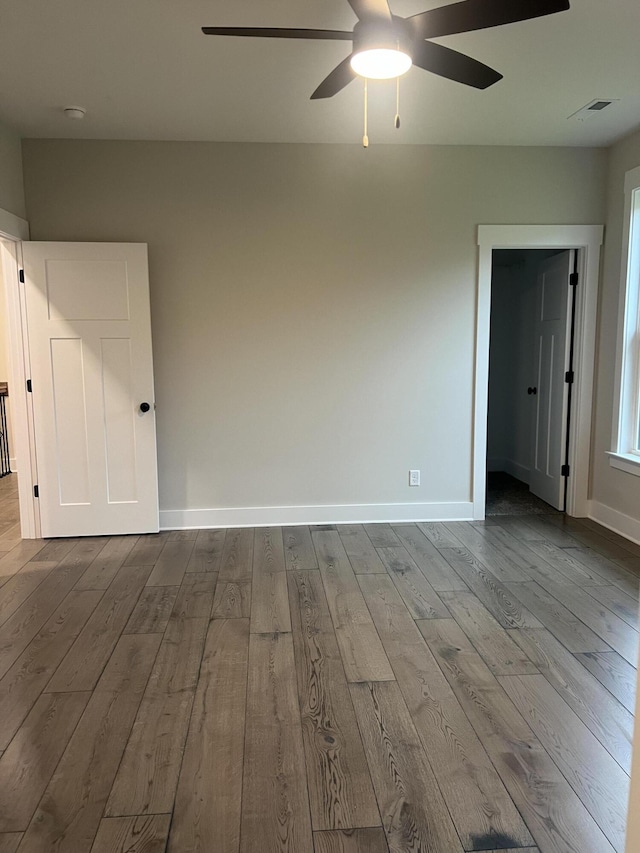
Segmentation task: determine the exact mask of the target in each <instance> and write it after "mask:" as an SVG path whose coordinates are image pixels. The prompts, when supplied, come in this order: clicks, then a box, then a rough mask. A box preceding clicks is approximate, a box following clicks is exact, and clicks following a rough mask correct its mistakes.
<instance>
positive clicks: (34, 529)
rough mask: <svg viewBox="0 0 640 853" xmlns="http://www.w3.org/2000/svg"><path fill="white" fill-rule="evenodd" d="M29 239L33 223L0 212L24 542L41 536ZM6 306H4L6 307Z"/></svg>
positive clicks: (11, 393)
mask: <svg viewBox="0 0 640 853" xmlns="http://www.w3.org/2000/svg"><path fill="white" fill-rule="evenodd" d="M28 239H29V223H28V222H26V221H25V220H24V219H20V217H19V216H15V215H14V214H13V213H9V212H8V211H6V210H0V263H1V264H2V275H3V278H4V284H5V293H6V316H7V336H8V342H9V395H10V399H11V424H12V427H13V435H12V437H11V440H12V443H13V450H14V455H15V457H16V459H17V460H18V497H19V504H20V528H21V533H22V538H23V539H37V538H39V536H40V513H39V511H38V505H37V500H36V499H35V498H34V496H33V485H34V483H37V482H38V479H37V473H36V472H37V469H36V462H35V439H34V433H33V412H32V410H31V406H30V401H29V399H28V394H27V379H29V378H30V376H29V342H28V338H27V332H26V314H25V305H24V290H23V289H22V287H21V286H20V284H19V281H18V271H19V269H21V267H22V240H28ZM3 307H4V306H3Z"/></svg>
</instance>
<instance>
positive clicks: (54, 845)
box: [21, 634, 160, 853]
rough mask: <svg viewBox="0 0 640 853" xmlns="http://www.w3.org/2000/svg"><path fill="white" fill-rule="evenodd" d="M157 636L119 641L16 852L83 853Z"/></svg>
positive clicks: (130, 636) (97, 818)
mask: <svg viewBox="0 0 640 853" xmlns="http://www.w3.org/2000/svg"><path fill="white" fill-rule="evenodd" d="M159 642H160V637H159V635H157V634H128V635H126V636H124V637H122V638H121V640H120V641H119V643H118V645H117V646H116V649H115V651H114V653H113V655H112V657H111V659H110V661H109V663H108V664H107V666H106V668H105V671H104V673H103V674H102V677H101V678H100V681H99V682H98V685H97V686H96V689H95V690H94V692H93V695H92V697H91V699H90V700H89V704H88V705H87V708H86V710H85V712H84V714H83V715H82V717H81V719H80V722H79V723H78V725H77V727H76V729H75V732H74V733H73V736H72V738H71V740H70V741H69V745H68V746H67V748H66V750H65V752H64V755H63V756H62V758H61V760H60V763H59V764H58V767H57V769H56V771H55V773H54V775H53V777H52V779H51V781H50V783H49V785H48V786H47V789H46V791H45V793H44V795H43V797H42V800H41V801H40V804H39V806H38V808H37V810H36V812H35V815H34V816H33V818H32V820H31V823H30V824H29V828H28V830H27V831H26V833H25V835H24V838H23V840H22V844H21V853H51V851H52V850H55V851H56V853H89V851H90V850H91V845H92V843H93V840H94V837H95V834H96V832H97V831H98V826H99V824H100V820H101V818H102V814H103V810H104V806H105V803H106V800H107V796H108V794H109V789H110V788H111V783H112V781H113V779H114V777H115V775H116V771H117V769H118V765H119V763H120V759H121V757H122V753H123V751H124V748H125V744H126V742H127V738H128V736H129V731H130V728H131V725H132V723H133V720H134V717H135V715H136V712H137V710H138V706H139V704H140V700H141V698H142V693H143V691H144V688H145V685H146V683H147V679H148V677H149V673H150V671H151V666H152V664H153V661H154V658H155V656H156V653H157V650H158V644H159Z"/></svg>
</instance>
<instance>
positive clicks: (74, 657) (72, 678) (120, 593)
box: [45, 566, 149, 693]
mask: <svg viewBox="0 0 640 853" xmlns="http://www.w3.org/2000/svg"><path fill="white" fill-rule="evenodd" d="M148 575H149V567H148V566H123V568H121V569H120V571H119V572H118V575H117V577H116V578H115V580H114V581H113V583H112V584H111V586H110V587H109V589H107V590H106V592H105V593H104V595H103V596H102V598H101V599H100V602H99V604H98V606H97V607H96V608H95V610H94V611H93V613H92V614H91V616H90V617H89V619H88V620H87V622H86V624H85V626H84V628H83V629H82V631H81V632H80V634H79V635H78V638H77V639H76V641H75V642H74V644H73V646H72V647H71V649H70V650H69V651H68V652H67V654H66V656H65V658H64V660H63V661H62V663H61V664H60V666H59V667H58V668H57V670H56V671H55V673H54V674H53V675H52V677H51V679H50V681H49V683H48V684H47V686H46V687H45V690H46V691H47V692H49V693H61V692H64V691H67V690H93V688H94V687H95V686H96V684H97V682H98V679H99V678H100V675H101V674H102V670H103V669H104V666H105V664H106V662H107V661H108V660H109V657H110V656H111V653H112V651H113V650H114V648H115V646H116V643H117V642H118V640H119V638H120V635H121V633H122V632H123V630H124V627H125V625H126V624H127V622H128V621H129V616H131V611H132V610H133V608H134V607H135V604H136V602H137V600H138V596H139V595H140V593H141V592H142V588H143V587H144V584H145V581H146V580H147V577H148Z"/></svg>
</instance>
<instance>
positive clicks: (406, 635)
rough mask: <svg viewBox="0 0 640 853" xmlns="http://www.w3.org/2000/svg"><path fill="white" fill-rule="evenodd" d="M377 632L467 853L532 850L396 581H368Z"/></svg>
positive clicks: (364, 583)
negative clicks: (504, 845)
mask: <svg viewBox="0 0 640 853" xmlns="http://www.w3.org/2000/svg"><path fill="white" fill-rule="evenodd" d="M359 581H360V586H361V587H362V590H363V592H364V593H365V597H366V601H367V604H368V606H369V609H370V611H371V615H372V617H373V620H374V623H375V625H376V628H377V629H378V633H379V634H380V637H381V639H382V643H383V645H384V648H385V651H386V653H387V655H388V656H389V660H390V661H391V664H392V666H393V669H394V672H395V675H396V678H397V680H398V684H399V686H400V690H401V692H402V695H403V697H404V700H405V702H406V704H407V707H408V709H409V712H410V714H411V717H412V719H413V722H414V725H415V727H416V730H417V732H418V735H419V737H420V740H421V742H422V745H423V748H424V750H425V753H426V754H427V757H428V759H429V761H430V763H431V766H432V768H433V770H434V772H435V774H436V778H437V781H438V785H439V787H440V790H441V791H442V793H443V795H444V799H445V802H446V803H447V807H448V809H449V812H450V814H451V817H452V819H453V822H454V825H455V827H456V830H457V831H458V835H459V836H460V839H461V840H462V843H463V846H464V848H465V849H466V850H473V849H476V848H477V845H478V844H479V843H480V841H479V840H480V839H484V841H483V842H482V843H484V844H485V846H486V844H488V843H491V844H499V843H500V841H501V840H504V839H505V838H508V839H511V841H512V842H513V843H518V844H531V843H532V842H533V839H532V838H531V835H530V834H529V832H528V831H527V828H526V827H525V825H524V823H523V821H522V819H521V817H520V815H519V814H518V811H517V809H516V807H515V806H514V804H513V801H512V800H511V798H510V797H509V795H508V794H507V791H506V789H505V787H504V784H503V783H502V781H501V779H500V777H499V776H498V774H497V772H496V770H495V768H494V767H493V765H492V763H491V761H490V760H489V757H488V755H487V753H486V752H485V749H484V747H483V746H482V745H481V744H480V741H479V740H478V737H477V735H476V733H475V731H474V730H473V728H472V726H471V724H470V722H469V720H468V718H467V716H466V715H465V713H464V711H463V710H462V708H461V706H460V704H459V702H458V700H457V699H456V697H455V695H454V693H453V691H452V689H451V687H450V686H449V683H448V682H447V680H446V679H445V677H444V675H443V674H442V672H441V670H440V668H439V666H438V664H437V663H436V661H435V659H434V657H433V655H432V654H431V652H430V651H429V649H428V647H427V645H426V643H425V640H424V638H423V637H422V635H421V634H420V631H419V630H418V628H417V626H416V623H415V622H414V621H413V619H412V618H411V616H410V614H409V612H408V610H407V608H406V607H405V605H404V602H403V601H402V599H401V598H400V596H399V594H398V591H397V590H396V588H395V587H394V585H393V583H392V582H391V579H390V578H388V577H385V576H383V575H380V576H375V577H373V576H372V577H361V578H360V579H359Z"/></svg>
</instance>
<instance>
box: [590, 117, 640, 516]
mask: <svg viewBox="0 0 640 853" xmlns="http://www.w3.org/2000/svg"><path fill="white" fill-rule="evenodd" d="M636 166H640V131H639V132H637V133H635V134H632V135H631V136H628V137H627V138H626V139H623V140H622V141H620V142H618V143H617V144H616V145H614V146H613V147H612V148H611V149H610V152H609V178H608V184H607V218H606V223H607V233H606V238H605V251H604V262H603V274H602V281H601V287H600V309H599V336H598V373H597V396H596V417H595V438H594V443H593V458H592V466H591V470H592V495H591V496H592V498H593V499H594V500H595V501H598V502H599V503H602V504H605V505H606V506H609V507H612V508H613V509H615V510H618V511H619V512H622V513H624V514H625V515H629V516H631V517H632V518H634V519H637V520H640V477H636V476H634V475H633V474H627V473H625V472H624V471H619V470H617V469H615V468H611V466H610V465H609V462H608V459H607V457H606V456H605V451H607V450H611V429H612V418H613V395H614V381H615V361H616V346H617V327H618V305H619V300H620V274H621V262H622V231H623V214H624V176H625V173H626V172H628V171H629V170H630V169H634V168H635V167H636Z"/></svg>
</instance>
